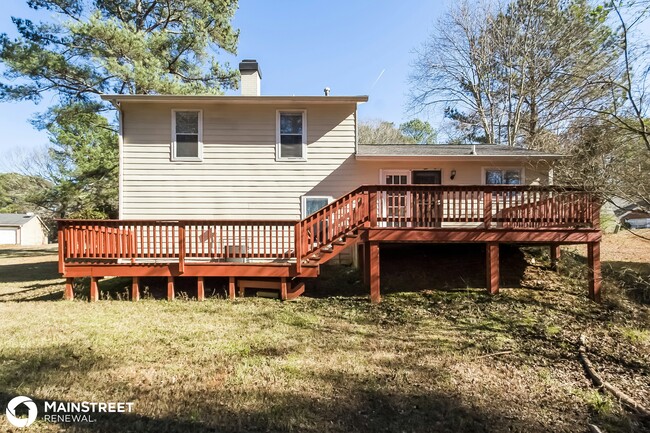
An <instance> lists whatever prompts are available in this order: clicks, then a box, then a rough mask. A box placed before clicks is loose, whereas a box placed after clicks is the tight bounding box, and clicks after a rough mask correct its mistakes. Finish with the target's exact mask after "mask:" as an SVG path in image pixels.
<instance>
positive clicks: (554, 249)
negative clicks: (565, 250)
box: [550, 244, 561, 271]
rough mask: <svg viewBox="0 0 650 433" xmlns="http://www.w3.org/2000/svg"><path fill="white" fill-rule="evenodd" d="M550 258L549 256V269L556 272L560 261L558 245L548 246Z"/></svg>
mask: <svg viewBox="0 0 650 433" xmlns="http://www.w3.org/2000/svg"><path fill="white" fill-rule="evenodd" d="M550 250H551V251H550V256H551V269H553V270H554V271H557V265H558V261H559V259H560V254H561V251H560V244H551V246H550Z"/></svg>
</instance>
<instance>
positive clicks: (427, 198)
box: [411, 170, 443, 227]
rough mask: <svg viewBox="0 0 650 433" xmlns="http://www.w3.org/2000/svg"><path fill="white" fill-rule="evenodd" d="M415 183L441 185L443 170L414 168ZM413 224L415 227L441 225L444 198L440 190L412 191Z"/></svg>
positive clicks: (413, 180) (413, 179)
mask: <svg viewBox="0 0 650 433" xmlns="http://www.w3.org/2000/svg"><path fill="white" fill-rule="evenodd" d="M411 175H412V183H413V185H440V184H441V183H442V172H441V171H440V170H417V171H416V170H414V171H413V172H412V173H411ZM411 201H412V202H413V211H412V215H413V218H412V219H413V226H414V227H441V226H442V212H443V198H442V193H441V192H440V191H435V192H433V191H426V190H422V191H418V190H417V189H416V190H415V191H414V192H413V193H412V200H411Z"/></svg>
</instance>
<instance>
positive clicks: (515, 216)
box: [365, 185, 600, 228]
mask: <svg viewBox="0 0 650 433" xmlns="http://www.w3.org/2000/svg"><path fill="white" fill-rule="evenodd" d="M365 188H366V189H367V191H368V193H369V194H370V196H371V197H370V199H369V200H370V201H371V202H373V203H375V205H374V206H372V207H374V208H375V209H376V215H370V219H371V221H372V224H371V225H372V226H380V227H442V226H443V225H444V226H447V227H450V226H453V225H460V226H468V225H471V224H472V223H473V224H480V227H481V228H507V227H517V228H539V227H591V228H597V227H598V226H599V213H600V205H599V200H598V198H597V197H596V196H595V195H594V194H592V193H589V192H585V191H579V190H574V189H567V188H561V187H553V186H534V185H479V186H475V185H473V186H448V185H376V186H368V187H365ZM374 221H376V224H375V223H374Z"/></svg>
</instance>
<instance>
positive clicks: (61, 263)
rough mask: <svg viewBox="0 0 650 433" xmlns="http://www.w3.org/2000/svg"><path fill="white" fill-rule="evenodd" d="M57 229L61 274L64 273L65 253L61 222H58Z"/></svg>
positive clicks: (63, 232)
mask: <svg viewBox="0 0 650 433" xmlns="http://www.w3.org/2000/svg"><path fill="white" fill-rule="evenodd" d="M58 225H59V230H58V233H57V235H58V240H59V242H58V249H59V273H60V274H63V273H65V253H64V251H63V250H64V248H66V246H68V245H66V242H65V233H66V232H65V231H64V230H63V228H62V224H61V223H60V222H59V224H58Z"/></svg>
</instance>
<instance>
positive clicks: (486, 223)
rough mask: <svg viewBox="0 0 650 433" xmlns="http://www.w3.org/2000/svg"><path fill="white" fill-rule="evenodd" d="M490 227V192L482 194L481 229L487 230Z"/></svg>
mask: <svg viewBox="0 0 650 433" xmlns="http://www.w3.org/2000/svg"><path fill="white" fill-rule="evenodd" d="M491 226H492V192H491V191H484V192H483V227H484V228H485V229H489V228H491Z"/></svg>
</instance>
